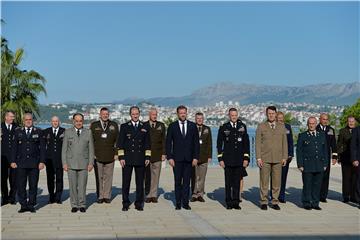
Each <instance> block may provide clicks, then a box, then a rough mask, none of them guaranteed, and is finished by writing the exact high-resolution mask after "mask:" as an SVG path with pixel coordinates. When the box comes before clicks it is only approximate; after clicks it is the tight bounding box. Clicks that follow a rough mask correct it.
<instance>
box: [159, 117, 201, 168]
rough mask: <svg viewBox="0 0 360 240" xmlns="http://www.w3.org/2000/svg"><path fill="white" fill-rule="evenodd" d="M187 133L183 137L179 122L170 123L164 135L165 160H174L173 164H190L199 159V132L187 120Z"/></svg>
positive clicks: (193, 124)
mask: <svg viewBox="0 0 360 240" xmlns="http://www.w3.org/2000/svg"><path fill="white" fill-rule="evenodd" d="M186 122H187V132H186V136H185V137H183V135H182V134H181V130H180V126H179V122H178V121H175V122H172V123H171V124H170V125H169V127H168V131H167V135H166V155H167V159H174V160H175V162H192V160H193V159H199V152H200V144H199V132H198V130H197V128H196V124H195V123H193V122H191V121H189V120H187V121H186Z"/></svg>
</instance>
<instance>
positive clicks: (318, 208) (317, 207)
mask: <svg viewBox="0 0 360 240" xmlns="http://www.w3.org/2000/svg"><path fill="white" fill-rule="evenodd" d="M312 209H315V210H321V207H319V206H316V207H312Z"/></svg>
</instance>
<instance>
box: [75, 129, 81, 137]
mask: <svg viewBox="0 0 360 240" xmlns="http://www.w3.org/2000/svg"><path fill="white" fill-rule="evenodd" d="M76 134H77V135H78V137H80V129H77V130H76Z"/></svg>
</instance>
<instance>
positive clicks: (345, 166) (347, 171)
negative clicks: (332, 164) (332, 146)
mask: <svg viewBox="0 0 360 240" xmlns="http://www.w3.org/2000/svg"><path fill="white" fill-rule="evenodd" d="M355 127H356V120H355V118H354V117H353V116H349V117H348V118H347V124H346V127H344V128H342V129H340V132H339V137H338V144H337V153H338V154H339V156H338V162H339V163H340V164H341V172H342V195H343V202H345V203H346V202H349V201H351V202H354V203H356V198H355V192H356V178H357V169H356V167H354V166H353V164H352V161H351V149H350V148H351V137H352V131H353V130H354V128H355Z"/></svg>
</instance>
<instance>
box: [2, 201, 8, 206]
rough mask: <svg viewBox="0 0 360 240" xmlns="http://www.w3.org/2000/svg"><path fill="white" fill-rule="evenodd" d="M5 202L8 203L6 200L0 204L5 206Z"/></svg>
mask: <svg viewBox="0 0 360 240" xmlns="http://www.w3.org/2000/svg"><path fill="white" fill-rule="evenodd" d="M7 204H9V202H8V201H3V202H2V203H1V206H5V205H7Z"/></svg>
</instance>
